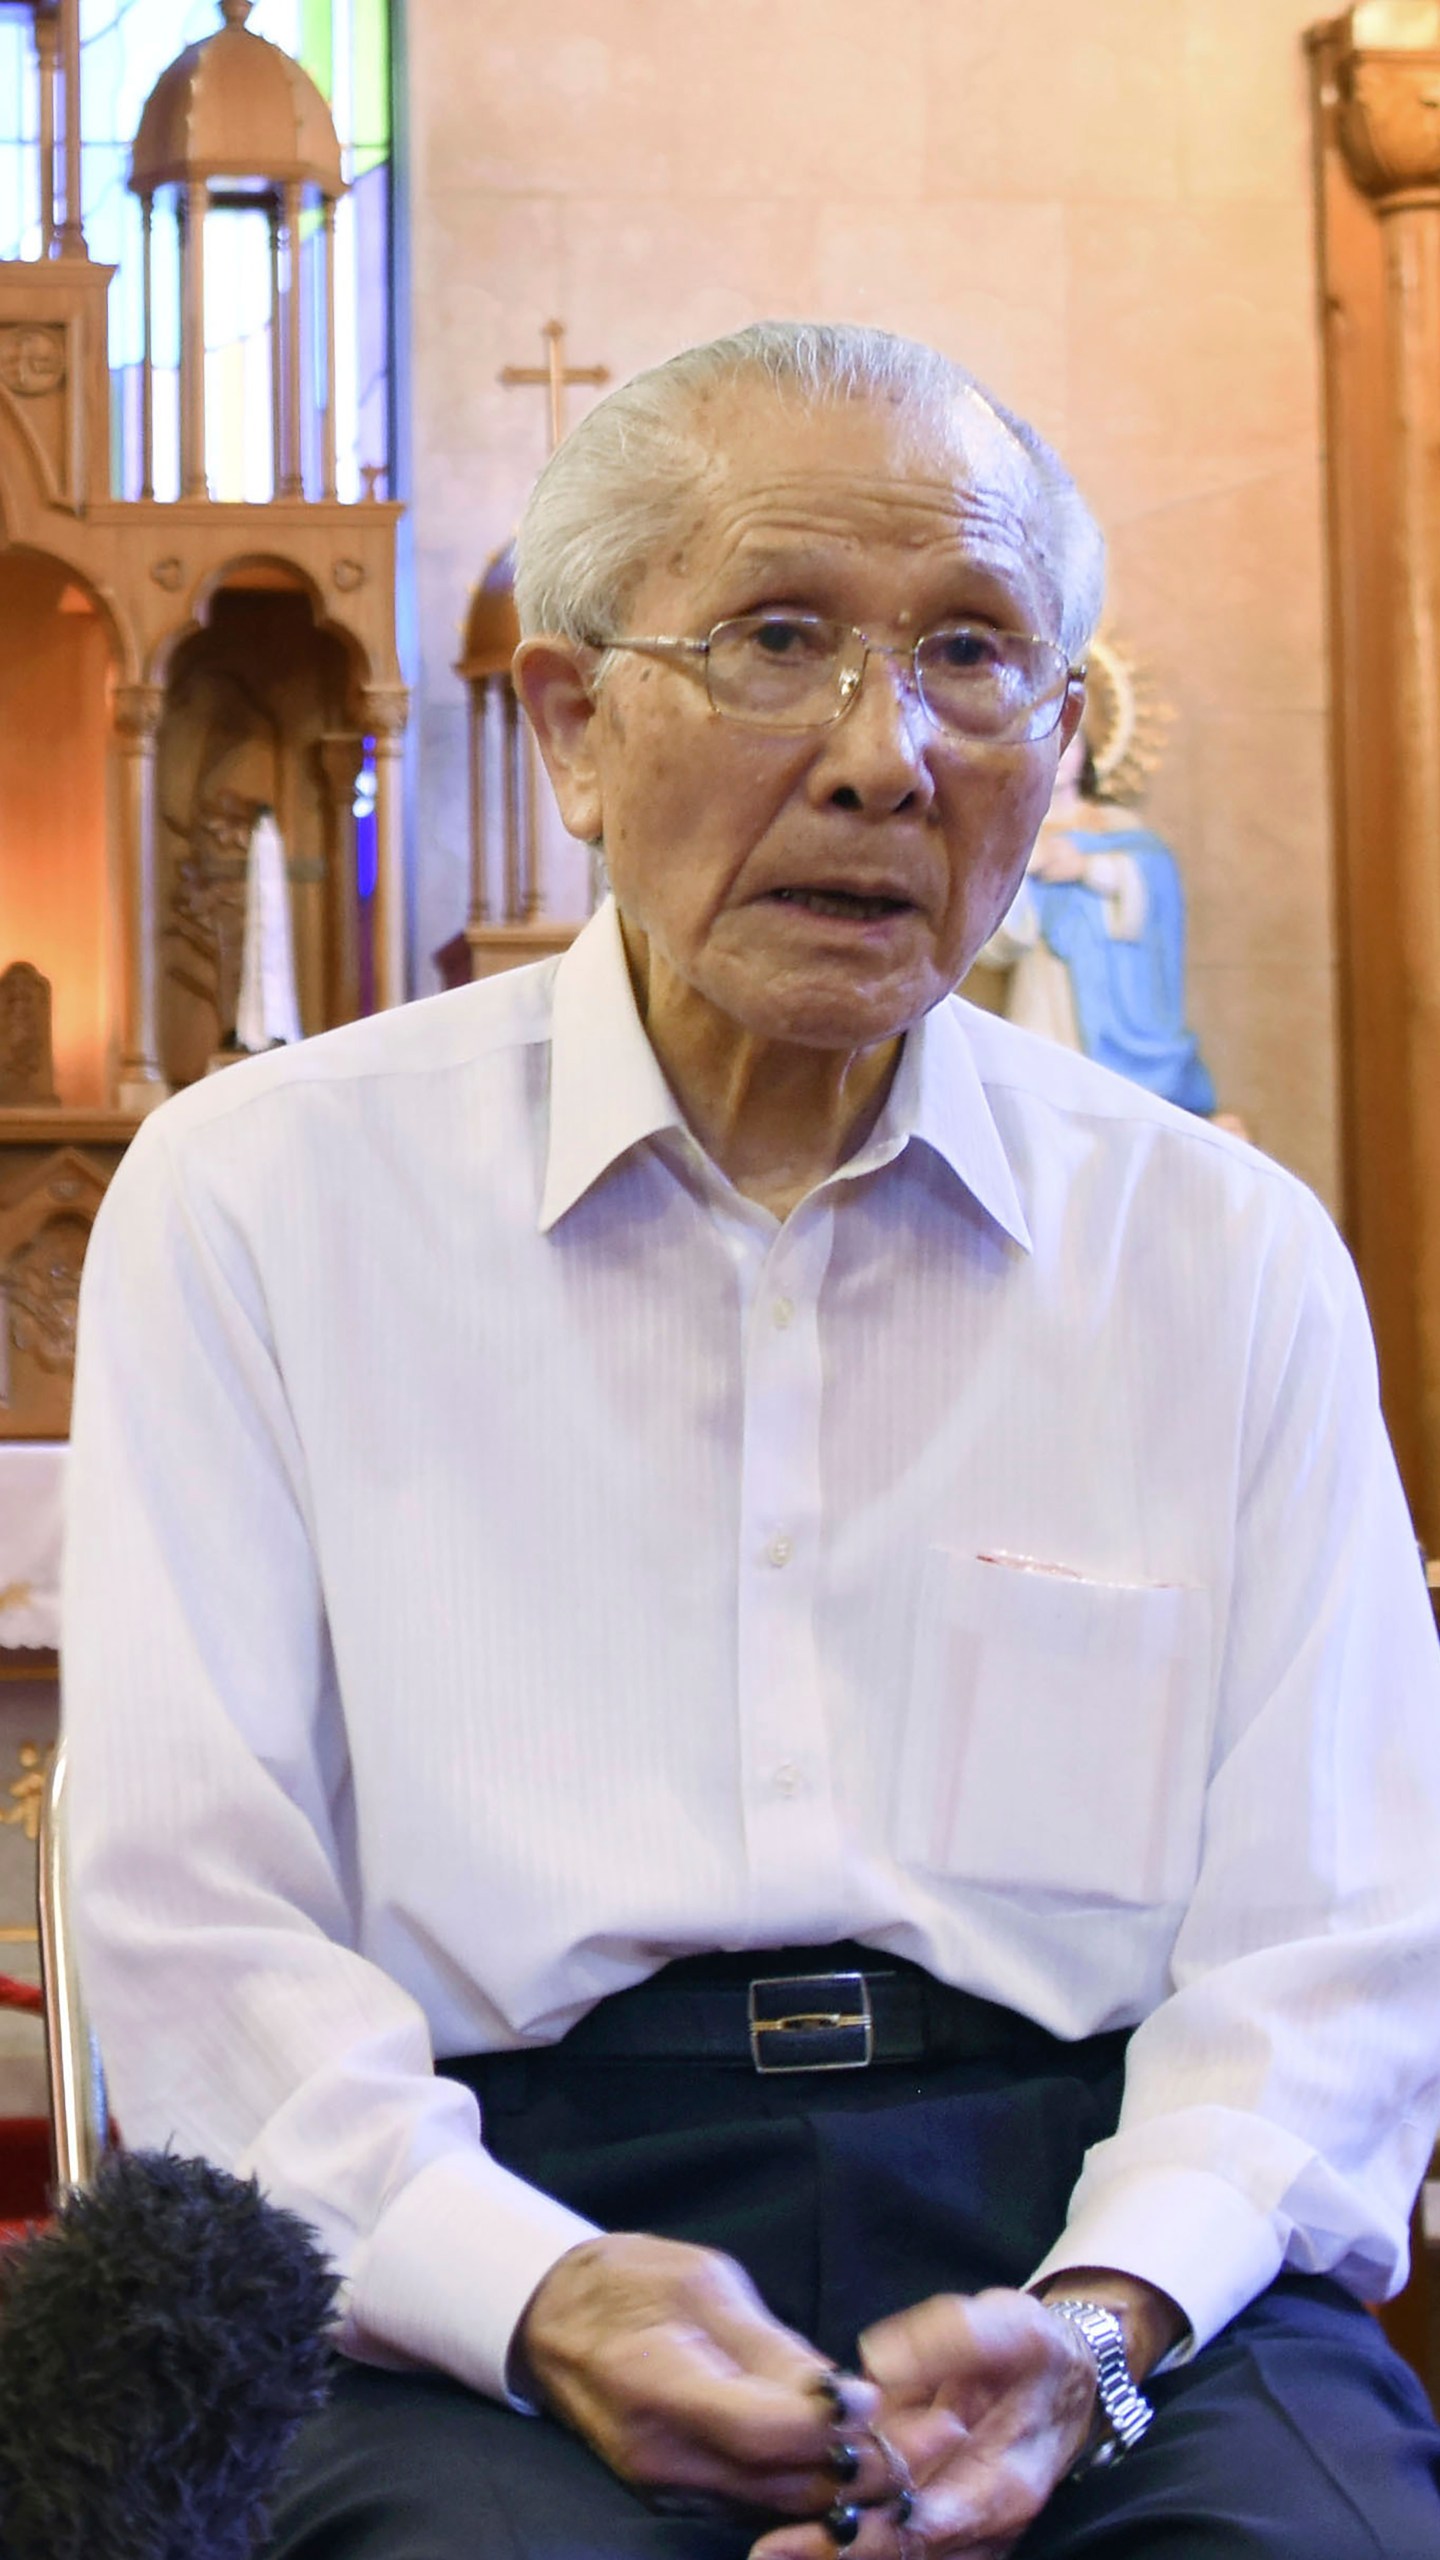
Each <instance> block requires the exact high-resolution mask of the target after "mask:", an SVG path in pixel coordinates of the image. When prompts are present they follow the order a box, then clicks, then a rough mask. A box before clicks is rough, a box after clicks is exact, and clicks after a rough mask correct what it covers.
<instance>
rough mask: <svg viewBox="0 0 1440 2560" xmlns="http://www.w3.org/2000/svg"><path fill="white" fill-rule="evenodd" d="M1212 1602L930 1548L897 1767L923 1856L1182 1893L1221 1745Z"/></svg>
mask: <svg viewBox="0 0 1440 2560" xmlns="http://www.w3.org/2000/svg"><path fill="white" fill-rule="evenodd" d="M1208 1686H1209V1600H1208V1594H1207V1593H1206V1592H1205V1591H1203V1590H1199V1589H1193V1588H1184V1587H1180V1586H1145V1585H1129V1584H1116V1583H1103V1582H1089V1581H1084V1580H1082V1579H1081V1578H1080V1577H1079V1576H1077V1575H1068V1574H1060V1573H1046V1572H1038V1571H1034V1570H1030V1569H1027V1568H1025V1567H1021V1566H1016V1565H1010V1564H1005V1563H989V1562H985V1561H983V1560H982V1559H980V1558H979V1557H975V1556H964V1555H959V1554H952V1553H950V1552H949V1551H947V1550H946V1549H943V1548H932V1550H931V1551H930V1554H929V1555H928V1557H927V1559H926V1564H925V1571H924V1578H923V1583H922V1589H921V1596H920V1608H919V1616H918V1623H917V1627H916V1645H915V1660H914V1671H913V1677H912V1683H911V1694H910V1699H909V1707H908V1713H907V1718H906V1730H905V1734H904V1737H903V1741H902V1745H901V1750H900V1755H899V1764H898V1771H897V1779H898V1784H897V1793H896V1802H895V1846H896V1850H897V1852H898V1854H899V1856H900V1858H901V1860H902V1861H903V1863H904V1864H905V1865H907V1866H912V1867H914V1868H916V1869H922V1870H925V1871H927V1872H929V1873H931V1874H935V1875H940V1876H944V1877H946V1878H948V1879H950V1880H952V1881H954V1882H956V1883H971V1884H979V1885H985V1886H989V1887H994V1888H1000V1889H1004V1888H1009V1889H1010V1890H1011V1891H1029V1892H1032V1893H1033V1892H1035V1891H1042V1892H1049V1893H1054V1894H1058V1895H1065V1896H1071V1897H1076V1898H1079V1899H1083V1900H1084V1901H1086V1902H1101V1903H1119V1904H1146V1905H1155V1904H1163V1903H1175V1902H1180V1901H1183V1900H1184V1898H1185V1896H1186V1895H1187V1894H1188V1892H1189V1889H1190V1887H1191V1885H1192V1883H1193V1881H1194V1876H1195V1869H1196V1865H1197V1863H1198V1858H1199V1834H1200V1817H1201V1811H1202V1805H1203V1797H1204V1783H1205V1768H1206V1763H1207V1759H1208V1737H1209V1712H1208Z"/></svg>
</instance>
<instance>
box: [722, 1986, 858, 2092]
mask: <svg viewBox="0 0 1440 2560" xmlns="http://www.w3.org/2000/svg"><path fill="white" fill-rule="evenodd" d="M750 2059H751V2061H752V2062H753V2063H754V2065H755V2068H756V2070H757V2071H766V2072H769V2071H863V2070H864V2069H865V2068H866V2066H867V2064H869V2063H871V2062H873V2061H874V2059H875V2020H874V2018H873V2016H872V2014H871V2009H870V1986H869V1984H868V1983H867V1981H866V1979H865V1976H864V1974H863V1973H781V1974H771V1975H770V1976H769V1977H768V1978H760V1979H757V1980H756V1981H754V1982H752V1983H751V1985H750Z"/></svg>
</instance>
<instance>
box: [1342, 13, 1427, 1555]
mask: <svg viewBox="0 0 1440 2560" xmlns="http://www.w3.org/2000/svg"><path fill="white" fill-rule="evenodd" d="M1332 33H1333V38H1334V49H1333V53H1332V63H1331V68H1332V72H1333V87H1334V104H1335V111H1336V127H1335V129H1336V133H1337V136H1338V141H1339V145H1340V148H1341V150H1342V152H1343V154H1344V158H1345V162H1346V166H1347V168H1348V171H1349V175H1350V177H1351V179H1352V181H1353V182H1354V184H1355V185H1356V186H1357V187H1358V188H1359V189H1360V190H1361V191H1362V192H1363V194H1364V195H1365V196H1366V197H1368V198H1369V199H1370V201H1371V203H1372V204H1373V206H1374V210H1375V214H1376V216H1377V217H1378V221H1379V246H1380V250H1381V256H1382V261H1383V264H1382V268H1381V273H1382V275H1383V286H1382V310H1381V313H1380V315H1379V328H1378V332H1377V334H1378V336H1379V339H1380V341H1381V353H1382V360H1383V368H1384V369H1383V375H1382V377H1381V379H1382V381H1383V387H1384V388H1383V412H1382V416H1381V419H1380V421H1379V424H1378V436H1379V438H1380V439H1381V440H1383V448H1384V452H1383V473H1384V486H1385V499H1384V508H1383V517H1381V518H1380V519H1379V520H1372V523H1371V525H1370V528H1369V531H1370V542H1371V546H1372V548H1374V549H1375V550H1377V551H1378V552H1379V555H1380V556H1379V557H1378V558H1377V559H1375V560H1374V561H1373V562H1372V563H1371V564H1369V565H1370V570H1371V582H1370V587H1369V594H1368V611H1369V613H1370V616H1371V618H1372V620H1374V621H1375V622H1377V623H1382V624H1383V636H1382V641H1381V645H1382V646H1383V649H1384V655H1385V660H1386V664H1387V670H1388V680H1387V682H1386V685H1385V688H1384V694H1383V699H1377V698H1376V696H1375V695H1374V694H1373V693H1372V695H1371V697H1370V699H1369V702H1368V706H1363V707H1362V703H1361V700H1360V698H1359V697H1358V696H1356V695H1355V694H1354V692H1353V689H1352V690H1351V691H1350V692H1348V693H1347V690H1346V688H1345V686H1344V685H1343V684H1342V685H1340V686H1337V705H1338V709H1339V716H1340V718H1341V720H1342V721H1344V722H1346V723H1347V725H1348V731H1349V734H1348V735H1347V736H1346V737H1345V738H1344V739H1343V740H1342V742H1341V763H1342V767H1343V766H1344V764H1345V763H1346V762H1347V760H1348V763H1349V765H1350V766H1351V767H1352V768H1354V767H1356V766H1357V765H1363V764H1364V763H1365V762H1366V761H1367V760H1368V761H1369V762H1370V763H1372V764H1378V765H1380V766H1381V767H1382V768H1383V770H1384V771H1385V773H1386V776H1387V798H1388V829H1389V833H1390V838H1391V841H1390V844H1389V847H1388V848H1387V851H1386V853H1385V855H1384V857H1383V869H1380V870H1379V871H1378V874H1377V876H1376V877H1375V878H1374V879H1373V880H1372V882H1371V884H1370V885H1371V893H1372V895H1375V894H1380V895H1382V896H1384V897H1385V898H1386V903H1387V904H1388V906H1389V907H1390V912H1389V913H1388V915H1386V916H1385V917H1384V918H1383V920H1382V921H1383V925H1384V928H1385V939H1386V942H1387V944H1388V950H1389V994H1390V1002H1391V1005H1392V1008H1393V1014H1394V1021H1393V1026H1392V1041H1393V1046H1392V1049H1391V1053H1390V1054H1391V1056H1392V1058H1393V1062H1394V1069H1395V1073H1396V1081H1397V1085H1398V1089H1397V1090H1395V1092H1394V1094H1393V1113H1391V1114H1387V1117H1388V1119H1389V1121H1390V1125H1389V1126H1384V1125H1374V1124H1373V1115H1374V1114H1375V1111H1376V1105H1377V1096H1376V1094H1375V1092H1374V1090H1373V1087H1372V1089H1371V1091H1370V1093H1369V1096H1368V1107H1369V1111H1370V1113H1371V1115H1372V1125H1371V1126H1369V1127H1368V1128H1367V1127H1366V1125H1365V1124H1364V1121H1363V1118H1362V1119H1359V1120H1358V1121H1357V1124H1356V1125H1355V1127H1354V1129H1353V1132H1352V1135H1353V1145H1354V1149H1355V1150H1356V1151H1357V1152H1363V1151H1364V1150H1365V1149H1366V1147H1367V1146H1369V1147H1371V1148H1379V1149H1380V1150H1381V1151H1382V1152H1383V1151H1386V1150H1389V1151H1390V1152H1391V1153H1392V1155H1393V1157H1394V1160H1395V1166H1396V1173H1397V1175H1398V1178H1399V1181H1400V1183H1401V1184H1402V1185H1403V1192H1404V1198H1405V1203H1406V1209H1407V1212H1408V1214H1407V1215H1406V1217H1405V1219H1404V1221H1403V1226H1402V1230H1401V1233H1402V1234H1403V1244H1402V1245H1401V1250H1402V1251H1403V1254H1404V1259H1405V1264H1406V1267H1405V1269H1404V1271H1403V1273H1401V1274H1398V1275H1397V1273H1396V1272H1395V1271H1394V1270H1393V1269H1392V1270H1387V1271H1385V1272H1384V1273H1379V1272H1377V1273H1376V1274H1375V1282H1376V1288H1375V1289H1372V1295H1375V1294H1376V1293H1377V1289H1378V1296H1379V1298H1380V1300H1381V1301H1382V1302H1386V1301H1390V1300H1393V1297H1394V1294H1395V1291H1396V1286H1397V1280H1398V1283H1399V1286H1400V1287H1401V1288H1402V1289H1403V1290H1404V1293H1405V1295H1406V1297H1407V1299H1408V1307H1409V1316H1410V1321H1409V1325H1408V1326H1407V1328H1406V1330H1407V1332H1408V1335H1409V1342H1408V1350H1409V1357H1410V1362H1411V1367H1412V1374H1411V1378H1410V1380H1409V1381H1408V1382H1405V1381H1403V1380H1401V1379H1398V1378H1397V1377H1396V1375H1395V1372H1394V1367H1393V1364H1392V1367H1391V1372H1390V1375H1389V1378H1388V1380H1387V1386H1388V1389H1389V1395H1390V1400H1391V1403H1392V1407H1393V1404H1394V1402H1395V1400H1396V1397H1397V1395H1399V1396H1403V1397H1404V1398H1405V1399H1406V1401H1407V1402H1409V1403H1410V1404H1411V1406H1412V1414H1411V1428H1410V1429H1409V1430H1408V1431H1406V1432H1402V1433H1398V1434H1397V1438H1398V1439H1399V1441H1400V1445H1401V1454H1402V1460H1405V1459H1406V1458H1407V1457H1408V1463H1407V1464H1406V1475H1407V1491H1408V1493H1409V1496H1410V1501H1411V1507H1412V1510H1413V1512H1414V1515H1415V1524H1416V1530H1417V1533H1418V1535H1419V1537H1420V1539H1421V1541H1422V1543H1423V1545H1424V1546H1425V1547H1426V1549H1427V1551H1428V1552H1429V1553H1431V1554H1435V1553H1437V1552H1440V0H1437V5H1436V6H1434V7H1422V8H1421V9H1418V10H1417V9H1414V8H1411V9H1410V10H1408V11H1406V12H1404V13H1397V12H1396V11H1395V10H1394V9H1393V8H1392V7H1389V6H1386V5H1384V0H1381V5H1380V6H1378V7H1377V6H1376V5H1374V0H1371V4H1370V5H1366V6H1360V7H1357V8H1354V9H1352V10H1351V11H1350V12H1349V13H1348V16H1347V17H1346V18H1344V19H1342V20H1340V21H1339V22H1337V25H1336V27H1335V28H1334V30H1333V31H1332ZM1371 35H1375V36H1378V37H1379V38H1380V39H1381V41H1380V42H1378V43H1369V42H1367V37H1369V36H1371ZM1397 36H1398V37H1399V39H1400V40H1399V41H1396V38H1397ZM1427 39H1428V40H1427ZM1334 417H1335V412H1334V410H1333V405H1332V423H1333V420H1334ZM1344 464H1345V456H1344V455H1343V453H1341V454H1338V455H1332V458H1331V469H1332V473H1333V472H1334V471H1336V470H1337V469H1339V470H1341V471H1342V472H1343V469H1344ZM1339 574H1340V576H1341V578H1342V579H1343V578H1348V579H1349V580H1350V583H1351V588H1352V591H1353V588H1354V582H1355V576H1356V564H1355V563H1353V562H1349V563H1345V564H1343V566H1342V567H1341V568H1340V572H1339ZM1337 602H1338V604H1339V607H1340V611H1341V614H1342V618H1343V614H1344V602H1345V600H1344V597H1343V594H1342V595H1339V596H1337ZM1351 618H1352V625H1354V626H1355V627H1352V628H1351V629H1350V631H1349V632H1348V633H1346V632H1345V631H1343V630H1342V632H1341V634H1340V641H1341V657H1342V666H1343V658H1344V649H1345V646H1346V644H1347V642H1348V645H1349V648H1350V650H1351V652H1352V654H1353V652H1354V650H1355V649H1356V648H1357V646H1359V645H1360V644H1361V643H1362V640H1363V610H1361V609H1359V608H1356V607H1355V603H1354V598H1353V594H1352V617H1351ZM1367 714H1368V716H1367ZM1357 856H1359V857H1361V858H1363V849H1362V848H1357V847H1355V846H1354V845H1353V844H1352V845H1351V847H1350V849H1349V856H1348V858H1349V861H1350V863H1351V866H1352V870H1353V868H1354V865H1355V863H1356V860H1357ZM1344 858H1345V856H1344V852H1343V848H1342V861H1343V859H1344ZM1360 992H1361V1002H1360V1007H1359V1010H1358V1012H1357V1011H1356V1010H1355V1008H1354V1007H1353V1006H1352V1008H1350V1020H1349V1022H1348V1023H1347V1028H1348V1029H1349V1030H1350V1034H1351V1037H1352V1038H1355V1037H1364V1036H1365V1029H1366V1019H1365V1003H1366V998H1365V995H1364V992H1363V991H1360ZM1370 1001H1371V1006H1372V1010H1373V997H1372V998H1371V1000H1370ZM1399 1242H1400V1238H1399V1237H1398V1236H1397V1231H1396V1227H1395V1225H1394V1223H1393V1222H1392V1225H1391V1229H1390V1244H1391V1250H1392V1252H1393V1251H1394V1250H1395V1249H1396V1246H1397V1243H1399ZM1357 1250H1358V1252H1359V1259H1360V1265H1361V1272H1362V1277H1364V1278H1365V1280H1366V1283H1367V1287H1371V1285H1372V1284H1371V1273H1370V1271H1369V1270H1368V1269H1367V1267H1366V1264H1367V1247H1366V1238H1365V1236H1364V1235H1363V1233H1362V1234H1361V1235H1360V1236H1358V1237H1357ZM1382 1347H1383V1346H1382Z"/></svg>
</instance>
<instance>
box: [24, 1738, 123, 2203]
mask: <svg viewBox="0 0 1440 2560" xmlns="http://www.w3.org/2000/svg"><path fill="white" fill-rule="evenodd" d="M65 1776H66V1771H65V1745H64V1742H63V1741H61V1742H60V1743H58V1744H57V1745H56V1749H55V1756H54V1758H53V1759H52V1761H51V1763H50V1769H49V1773H48V1776H47V1778H46V1783H45V1793H44V1796H43V1797H42V1799H41V1804H40V1838H39V1844H38V1845H39V1858H38V1862H37V1869H36V1907H37V1916H38V1920H39V1930H40V1980H41V1986H42V1989H43V1991H44V1997H45V2060H46V2066H47V2069H48V2071H49V2075H50V2134H51V2145H52V2149H53V2154H54V2166H55V2186H56V2192H57V2198H59V2197H64V2196H67V2195H71V2194H73V2193H74V2192H75V2191H76V2189H77V2188H82V2187H88V2186H90V2185H91V2184H92V2183H93V2181H94V2177H95V2172H96V2170H97V2169H98V2167H99V2165H100V2161H101V2158H102V2156H103V2154H104V2152H105V2148H106V2145H107V2143H108V2141H109V2133H110V2124H109V2110H108V2107H107V2105H106V2098H105V2072H104V2067H103V2065H102V2063H101V2059H100V2048H99V2046H98V2044H97V2043H96V2041H95V2036H94V2033H93V2031H92V2029H91V2026H90V2021H89V2019H88V2017H87V2016H86V2013H85V2001H84V1996H83V1994H82V1992H81V1988H80V1966H79V1958H78V1954H77V1950H76V1944H75V1927H74V1905H73V1902H72V1899H71V1894H70V1874H69V1862H68V1860H67V1857H66V1850H65Z"/></svg>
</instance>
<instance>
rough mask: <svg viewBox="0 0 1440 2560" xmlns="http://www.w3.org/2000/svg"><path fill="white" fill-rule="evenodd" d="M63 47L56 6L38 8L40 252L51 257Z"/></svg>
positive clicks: (36, 33)
mask: <svg viewBox="0 0 1440 2560" xmlns="http://www.w3.org/2000/svg"><path fill="white" fill-rule="evenodd" d="M59 50H60V20H59V16H58V13H57V12H56V10H55V9H54V8H53V7H50V8H40V9H37V10H36V12H35V59H36V63H37V65H38V67H39V72H40V255H41V257H42V258H48V257H49V255H50V251H51V248H52V247H53V245H54V240H55V133H56V126H55V67H56V63H57V61H58V59H59Z"/></svg>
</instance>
